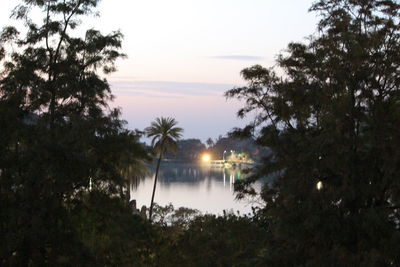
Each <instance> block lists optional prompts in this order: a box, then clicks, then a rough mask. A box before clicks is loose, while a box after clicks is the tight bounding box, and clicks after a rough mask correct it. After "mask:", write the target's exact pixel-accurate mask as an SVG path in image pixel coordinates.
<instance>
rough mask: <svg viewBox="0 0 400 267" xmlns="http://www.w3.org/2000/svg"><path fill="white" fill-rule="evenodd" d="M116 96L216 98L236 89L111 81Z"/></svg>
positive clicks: (183, 83)
mask: <svg viewBox="0 0 400 267" xmlns="http://www.w3.org/2000/svg"><path fill="white" fill-rule="evenodd" d="M110 84H111V86H112V90H113V93H114V94H115V95H117V96H118V95H140V96H144V97H153V98H183V97H185V96H216V97H223V93H224V92H225V91H227V90H230V89H232V88H233V87H234V85H233V84H213V83H188V82H165V81H123V80H114V81H110Z"/></svg>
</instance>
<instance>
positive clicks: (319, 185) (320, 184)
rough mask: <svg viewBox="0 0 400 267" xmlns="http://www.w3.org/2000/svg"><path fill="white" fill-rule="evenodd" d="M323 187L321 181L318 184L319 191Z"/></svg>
mask: <svg viewBox="0 0 400 267" xmlns="http://www.w3.org/2000/svg"><path fill="white" fill-rule="evenodd" d="M323 187H324V185H323V184H322V182H321V181H319V182H318V183H317V189H318V190H321V189H322V188H323Z"/></svg>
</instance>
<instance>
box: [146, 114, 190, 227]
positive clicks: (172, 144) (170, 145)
mask: <svg viewBox="0 0 400 267" xmlns="http://www.w3.org/2000/svg"><path fill="white" fill-rule="evenodd" d="M177 124H178V122H177V121H176V120H175V119H174V118H164V117H161V118H156V120H155V121H153V122H152V123H151V125H150V126H149V127H147V128H146V129H145V132H146V134H147V137H151V138H152V140H151V146H152V147H153V148H154V152H155V153H156V154H158V161H157V168H156V175H155V178H154V186H153V194H152V196H151V203H150V211H149V220H150V221H151V216H152V213H153V203H154V194H155V192H156V185H157V178H158V171H159V169H160V163H161V159H162V156H163V154H164V153H165V152H166V151H171V152H175V151H176V149H177V145H176V142H177V141H178V139H179V138H181V137H182V132H183V129H182V128H180V127H176V125H177Z"/></svg>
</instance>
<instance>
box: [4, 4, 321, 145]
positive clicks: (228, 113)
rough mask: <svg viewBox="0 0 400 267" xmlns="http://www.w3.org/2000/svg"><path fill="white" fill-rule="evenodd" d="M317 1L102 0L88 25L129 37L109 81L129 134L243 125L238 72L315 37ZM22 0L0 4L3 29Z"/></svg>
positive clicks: (213, 133) (205, 133) (211, 132)
mask: <svg viewBox="0 0 400 267" xmlns="http://www.w3.org/2000/svg"><path fill="white" fill-rule="evenodd" d="M312 2H313V0H103V1H102V2H101V4H100V6H99V11H100V15H101V16H100V17H99V18H90V19H85V20H84V21H83V22H84V23H83V25H82V26H83V27H85V28H86V27H94V28H96V29H99V30H101V31H102V32H104V33H107V32H110V31H112V30H117V29H120V30H121V31H122V33H123V34H124V36H125V38H124V45H123V52H124V53H126V54H127V55H128V58H127V59H124V60H120V61H118V64H117V65H118V71H117V72H116V73H114V74H112V75H111V76H110V77H108V79H109V81H110V83H111V85H112V90H113V93H114V95H115V96H116V99H115V101H114V103H112V104H111V106H119V107H121V108H122V117H123V118H124V119H125V120H127V122H128V127H129V128H131V129H135V128H137V129H143V128H145V127H146V126H148V125H149V124H150V122H151V121H152V120H154V118H156V117H159V116H171V117H174V118H176V119H177V121H178V122H179V125H180V126H181V127H183V128H184V129H185V133H184V137H185V138H200V139H202V140H203V141H204V140H206V139H207V138H208V137H212V138H216V137H218V136H219V135H225V134H226V133H227V132H228V131H229V130H230V129H232V128H233V127H237V126H243V125H244V123H245V121H241V120H238V119H237V118H236V115H235V112H236V111H237V110H238V108H239V107H240V106H241V105H242V104H241V103H238V102H236V101H226V100H225V98H224V97H223V92H224V91H226V90H229V89H231V88H233V87H234V86H239V85H243V83H244V82H243V80H242V79H241V77H240V71H241V70H242V69H243V68H245V67H249V66H252V65H254V64H261V65H264V66H267V67H270V66H273V64H274V60H275V58H276V55H277V54H278V53H279V52H281V51H282V50H283V49H285V47H286V45H287V44H288V43H289V42H291V41H303V40H304V38H305V37H307V36H308V35H310V34H312V33H314V32H315V29H316V23H317V21H318V18H317V17H316V14H315V13H309V12H308V9H309V7H310V6H311V3H312ZM16 4H18V1H17V0H1V9H0V27H3V26H5V25H8V24H10V23H12V21H10V20H9V19H8V17H9V14H10V11H11V10H12V8H13V7H15V5H16Z"/></svg>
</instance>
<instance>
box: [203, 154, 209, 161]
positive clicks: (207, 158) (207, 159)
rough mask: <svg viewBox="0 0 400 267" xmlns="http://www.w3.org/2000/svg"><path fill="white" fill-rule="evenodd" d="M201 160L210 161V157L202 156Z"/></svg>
mask: <svg viewBox="0 0 400 267" xmlns="http://www.w3.org/2000/svg"><path fill="white" fill-rule="evenodd" d="M202 160H203V161H205V162H208V161H210V155H208V154H204V155H203V157H202Z"/></svg>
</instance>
